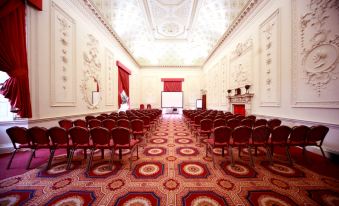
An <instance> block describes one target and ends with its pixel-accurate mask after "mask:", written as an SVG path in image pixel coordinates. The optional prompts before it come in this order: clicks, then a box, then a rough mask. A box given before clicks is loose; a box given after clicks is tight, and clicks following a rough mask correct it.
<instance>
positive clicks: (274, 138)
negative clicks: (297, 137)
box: [268, 125, 291, 164]
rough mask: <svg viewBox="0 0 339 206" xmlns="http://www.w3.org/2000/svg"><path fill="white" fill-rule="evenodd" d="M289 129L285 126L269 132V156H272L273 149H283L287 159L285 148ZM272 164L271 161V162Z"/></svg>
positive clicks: (287, 152)
mask: <svg viewBox="0 0 339 206" xmlns="http://www.w3.org/2000/svg"><path fill="white" fill-rule="evenodd" d="M290 133H291V128H290V127H288V126H285V125H280V126H277V127H275V128H274V129H273V130H272V132H271V138H270V139H269V141H268V145H269V146H270V147H271V156H272V157H273V154H274V147H275V146H280V147H285V149H286V156H287V157H289V151H288V146H287V139H288V137H289V136H290ZM271 164H272V161H271Z"/></svg>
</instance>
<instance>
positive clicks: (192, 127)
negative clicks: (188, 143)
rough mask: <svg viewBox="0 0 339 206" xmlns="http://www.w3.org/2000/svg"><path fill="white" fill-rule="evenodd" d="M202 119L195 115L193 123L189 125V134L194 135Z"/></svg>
mask: <svg viewBox="0 0 339 206" xmlns="http://www.w3.org/2000/svg"><path fill="white" fill-rule="evenodd" d="M202 119H203V116H202V115H197V116H195V117H194V123H193V124H192V125H191V133H195V132H196V131H197V130H198V128H199V127H200V121H201V120H202Z"/></svg>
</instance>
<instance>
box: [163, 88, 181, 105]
mask: <svg viewBox="0 0 339 206" xmlns="http://www.w3.org/2000/svg"><path fill="white" fill-rule="evenodd" d="M183 104H184V94H183V92H161V107H162V108H183Z"/></svg>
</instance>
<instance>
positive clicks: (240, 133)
mask: <svg viewBox="0 0 339 206" xmlns="http://www.w3.org/2000/svg"><path fill="white" fill-rule="evenodd" d="M251 136H252V129H251V128H250V127H247V126H238V127H236V128H235V129H234V130H233V132H232V139H233V144H249V141H250V138H251Z"/></svg>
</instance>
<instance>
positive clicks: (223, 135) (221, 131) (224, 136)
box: [214, 126, 232, 144]
mask: <svg viewBox="0 0 339 206" xmlns="http://www.w3.org/2000/svg"><path fill="white" fill-rule="evenodd" d="M231 135H232V129H231V128H229V127H227V126H220V127H216V128H214V144H215V143H219V144H222V143H228V142H229V141H230V139H231Z"/></svg>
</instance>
